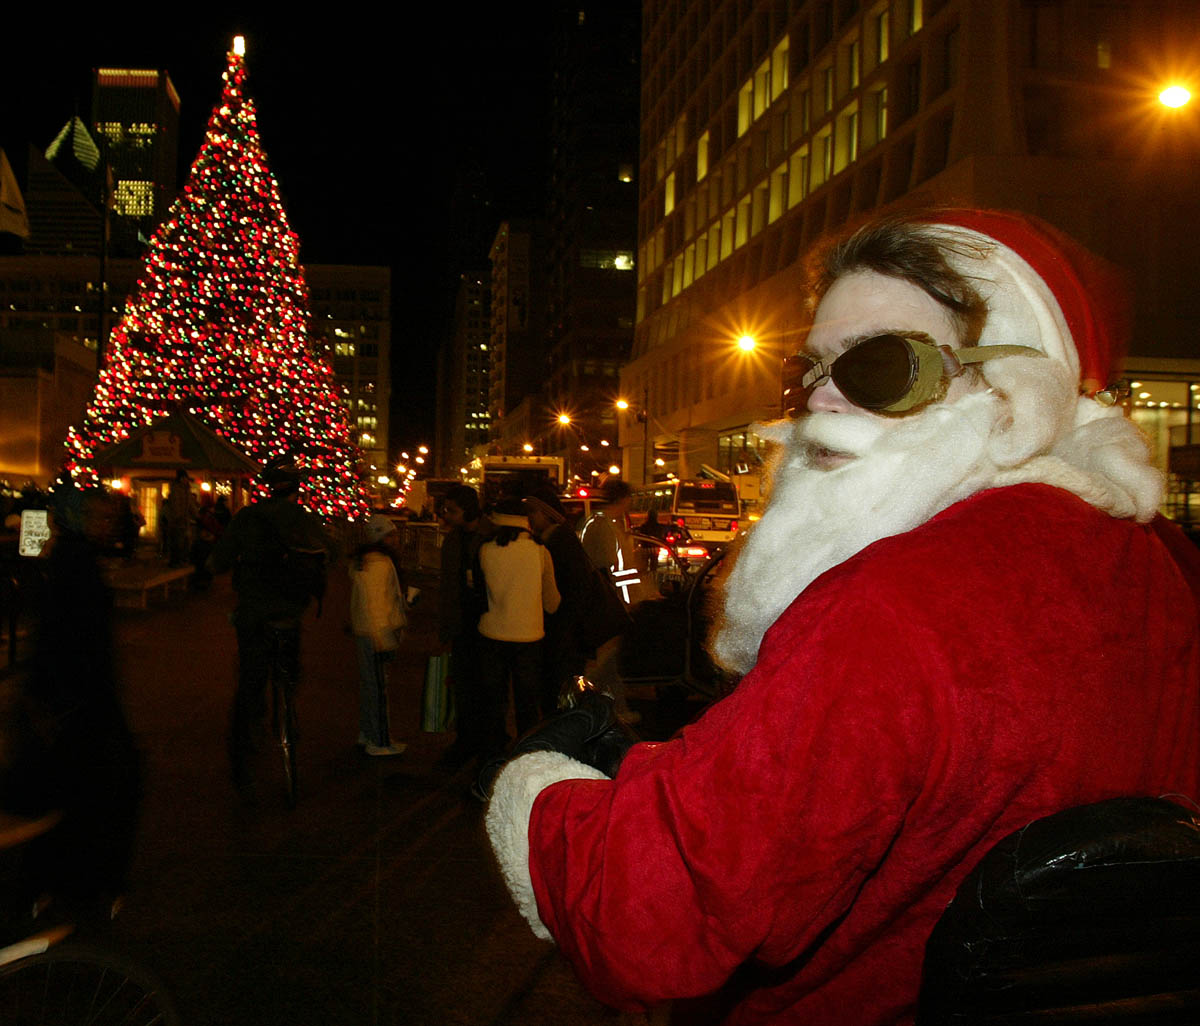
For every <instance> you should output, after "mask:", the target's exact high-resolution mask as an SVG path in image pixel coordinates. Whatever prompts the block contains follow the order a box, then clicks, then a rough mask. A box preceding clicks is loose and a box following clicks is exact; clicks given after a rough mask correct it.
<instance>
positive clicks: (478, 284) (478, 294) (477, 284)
mask: <svg viewBox="0 0 1200 1026" xmlns="http://www.w3.org/2000/svg"><path fill="white" fill-rule="evenodd" d="M490 342H491V288H490V277H489V274H488V272H486V271H467V272H464V273H463V274H461V275H459V281H458V290H457V292H456V294H455V298H454V321H453V324H452V326H451V335H450V341H449V343H448V344H447V345H445V346H443V347H442V351H441V353H440V360H439V372H438V415H437V437H436V438H435V439H434V452H435V453H436V454H437V464H436V465H437V473H438V475H439V476H441V477H457V476H458V475H459V472H460V470H461V468H462V467H465V466H466V465H467V464H468V463H469V462H470V460H471V457H472V456H474V455H476V454H477V451H478V450H480V449H481V448H483V447H486V446H487V443H488V438H489V434H490V423H491V419H490V416H489V413H488V404H489V394H490V379H489V372H490V368H491V360H490V350H489V345H490Z"/></svg>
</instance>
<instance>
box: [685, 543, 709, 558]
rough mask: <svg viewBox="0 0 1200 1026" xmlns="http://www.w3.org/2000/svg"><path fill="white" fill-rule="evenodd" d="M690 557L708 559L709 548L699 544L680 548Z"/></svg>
mask: <svg viewBox="0 0 1200 1026" xmlns="http://www.w3.org/2000/svg"><path fill="white" fill-rule="evenodd" d="M680 551H681V552H682V554H683V555H685V556H687V557H688V559H708V549H705V548H702V547H701V546H699V545H686V546H684V547H683V549H681V550H680Z"/></svg>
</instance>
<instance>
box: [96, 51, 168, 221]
mask: <svg viewBox="0 0 1200 1026" xmlns="http://www.w3.org/2000/svg"><path fill="white" fill-rule="evenodd" d="M92 126H93V128H94V130H95V133H96V136H97V138H98V139H99V141H100V146H101V151H102V153H103V155H104V159H105V161H106V162H107V164H108V167H109V169H110V173H111V185H110V188H111V190H112V194H111V202H112V213H113V217H114V219H115V221H116V224H117V225H118V226H120V225H125V226H128V227H129V228H130V229H131V231H130V233H129V234H130V235H131V236H132V237H133V240H134V242H135V244H136V243H137V242H145V241H146V240H148V239H149V238H150V236H151V234H152V233H153V231H154V229H155V228H156V227H157V226H158V224H159V222H160V221H162V220H163V218H164V217H165V216H166V214H167V211H168V210H169V209H170V206H171V203H172V202H173V201H174V199H175V193H176V191H177V189H178V178H179V94H178V93H177V92H175V86H174V85H173V84H172V82H171V77H170V76H169V75H168V74H167V73H166V72H165V71H157V70H149V69H145V68H97V69H96V71H95V74H94V78H93V84H92Z"/></svg>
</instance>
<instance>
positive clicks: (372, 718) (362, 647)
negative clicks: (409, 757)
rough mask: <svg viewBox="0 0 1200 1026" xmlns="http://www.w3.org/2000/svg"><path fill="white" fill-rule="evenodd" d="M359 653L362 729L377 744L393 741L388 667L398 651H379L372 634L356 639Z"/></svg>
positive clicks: (360, 723)
mask: <svg viewBox="0 0 1200 1026" xmlns="http://www.w3.org/2000/svg"><path fill="white" fill-rule="evenodd" d="M354 642H355V649H356V650H357V653H358V730H359V733H360V734H362V736H363V737H365V738H366V739H367V741H368V742H370V743H371V744H373V745H379V746H380V747H384V746H386V745H389V744H391V743H392V737H391V731H390V729H389V727H388V696H387V686H388V667H389V666H390V665H391V663H392V661H393V660H394V659H395V657H396V653H395V651H394V650H392V651H384V652H377V651H376V650H375V645H374V643H373V642H372V641H371V639H370V638H369V637H365V636H364V635H361V634H360V635H357V636H356V637H355V639H354Z"/></svg>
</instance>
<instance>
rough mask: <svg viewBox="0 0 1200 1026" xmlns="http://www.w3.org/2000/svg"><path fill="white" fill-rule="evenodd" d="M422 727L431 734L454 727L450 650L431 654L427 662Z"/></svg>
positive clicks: (422, 701)
mask: <svg viewBox="0 0 1200 1026" xmlns="http://www.w3.org/2000/svg"><path fill="white" fill-rule="evenodd" d="M421 729H422V730H423V731H425V732H426V733H429V734H442V733H445V732H446V731H448V730H453V729H454V679H453V677H452V676H451V674H450V653H449V652H442V653H438V654H435V655H431V656H430V657H429V658H428V660H426V662H425V686H424V687H423V688H422V689H421Z"/></svg>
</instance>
